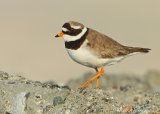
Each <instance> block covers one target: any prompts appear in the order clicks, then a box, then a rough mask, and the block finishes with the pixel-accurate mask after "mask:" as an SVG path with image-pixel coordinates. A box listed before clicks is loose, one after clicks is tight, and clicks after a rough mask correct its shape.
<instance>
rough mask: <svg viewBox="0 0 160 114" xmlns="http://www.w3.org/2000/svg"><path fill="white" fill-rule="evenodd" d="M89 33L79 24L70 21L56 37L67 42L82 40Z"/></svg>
mask: <svg viewBox="0 0 160 114" xmlns="http://www.w3.org/2000/svg"><path fill="white" fill-rule="evenodd" d="M86 31H87V28H86V27H85V26H84V25H83V24H81V23H78V22H75V21H69V22H66V23H65V24H63V26H62V31H61V32H60V33H58V34H57V35H56V36H55V37H62V38H64V40H65V41H66V42H70V41H75V40H78V39H80V38H81V37H82V36H83V35H84V34H85V33H86Z"/></svg>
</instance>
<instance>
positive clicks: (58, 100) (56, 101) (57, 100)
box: [53, 96, 64, 106]
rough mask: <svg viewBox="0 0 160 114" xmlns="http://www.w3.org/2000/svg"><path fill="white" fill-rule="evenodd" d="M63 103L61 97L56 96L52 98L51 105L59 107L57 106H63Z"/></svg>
mask: <svg viewBox="0 0 160 114" xmlns="http://www.w3.org/2000/svg"><path fill="white" fill-rule="evenodd" d="M63 103H64V100H63V99H62V97H61V96H56V97H54V98H53V105H54V106H56V105H59V104H63Z"/></svg>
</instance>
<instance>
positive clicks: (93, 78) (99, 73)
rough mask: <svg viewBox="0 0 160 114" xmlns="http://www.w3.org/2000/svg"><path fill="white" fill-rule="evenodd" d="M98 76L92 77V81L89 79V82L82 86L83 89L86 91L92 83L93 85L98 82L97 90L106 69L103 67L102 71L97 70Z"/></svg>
mask: <svg viewBox="0 0 160 114" xmlns="http://www.w3.org/2000/svg"><path fill="white" fill-rule="evenodd" d="M96 72H97V74H96V75H95V76H94V77H92V78H91V79H89V80H88V81H86V82H85V83H84V84H83V85H82V86H81V89H85V88H87V87H88V85H89V84H90V83H92V82H93V81H94V80H96V88H98V87H99V78H100V77H101V75H102V74H103V73H104V68H103V67H102V68H101V70H100V71H98V69H96Z"/></svg>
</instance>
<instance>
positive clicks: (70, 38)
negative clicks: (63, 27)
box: [63, 27, 87, 42]
mask: <svg viewBox="0 0 160 114" xmlns="http://www.w3.org/2000/svg"><path fill="white" fill-rule="evenodd" d="M86 31H87V28H86V27H84V28H83V30H82V32H81V33H80V34H78V35H77V36H70V35H67V34H64V35H63V38H64V40H65V41H67V42H69V41H75V40H78V39H80V38H81V37H82V36H83V35H84V34H85V33H86Z"/></svg>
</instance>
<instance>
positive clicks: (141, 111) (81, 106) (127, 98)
mask: <svg viewBox="0 0 160 114" xmlns="http://www.w3.org/2000/svg"><path fill="white" fill-rule="evenodd" d="M91 75H93V74H91V73H86V74H84V76H82V77H81V78H79V79H75V80H70V81H69V82H68V83H67V84H66V86H59V85H57V84H56V83H55V82H54V81H48V82H39V81H32V80H27V79H25V78H24V77H22V76H16V75H10V74H8V73H5V72H2V71H1V72H0V114H121V113H128V114H160V72H158V71H153V70H152V71H148V72H146V73H145V74H144V75H143V76H138V75H133V74H119V75H114V74H110V75H106V74H104V75H103V76H102V77H101V80H100V82H101V86H100V87H101V88H100V89H95V84H94V83H93V84H91V85H90V86H89V88H87V89H85V90H83V91H80V90H79V89H78V88H79V87H80V86H81V84H82V83H83V82H85V81H86V80H87V79H89V78H90V76H91Z"/></svg>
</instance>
